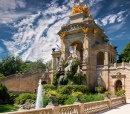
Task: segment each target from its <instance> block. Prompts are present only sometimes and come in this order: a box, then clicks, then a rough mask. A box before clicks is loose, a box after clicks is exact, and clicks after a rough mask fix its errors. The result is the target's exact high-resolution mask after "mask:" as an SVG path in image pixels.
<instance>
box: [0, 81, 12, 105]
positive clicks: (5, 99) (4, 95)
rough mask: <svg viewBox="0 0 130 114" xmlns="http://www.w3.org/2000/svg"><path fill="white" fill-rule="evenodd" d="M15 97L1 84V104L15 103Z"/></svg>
mask: <svg viewBox="0 0 130 114" xmlns="http://www.w3.org/2000/svg"><path fill="white" fill-rule="evenodd" d="M13 100H14V95H13V94H11V93H9V92H8V90H7V88H6V86H5V85H4V84H2V83H0V104H10V103H13Z"/></svg>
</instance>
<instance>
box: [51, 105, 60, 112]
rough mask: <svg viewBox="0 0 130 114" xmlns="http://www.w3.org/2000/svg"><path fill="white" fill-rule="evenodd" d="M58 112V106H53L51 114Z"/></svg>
mask: <svg viewBox="0 0 130 114" xmlns="http://www.w3.org/2000/svg"><path fill="white" fill-rule="evenodd" d="M59 112H60V107H59V106H54V107H53V108H52V114H59Z"/></svg>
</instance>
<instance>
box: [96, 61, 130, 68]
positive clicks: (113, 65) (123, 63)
mask: <svg viewBox="0 0 130 114" xmlns="http://www.w3.org/2000/svg"><path fill="white" fill-rule="evenodd" d="M104 67H105V65H97V69H103V68H104ZM126 67H127V68H130V62H129V63H126V62H122V63H114V64H109V68H110V69H111V68H112V69H113V68H126Z"/></svg>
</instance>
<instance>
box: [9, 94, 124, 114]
mask: <svg viewBox="0 0 130 114" xmlns="http://www.w3.org/2000/svg"><path fill="white" fill-rule="evenodd" d="M125 103H126V98H125V96H123V97H118V98H112V99H108V100H103V101H96V102H89V103H76V104H72V105H64V106H52V107H47V108H42V109H33V110H25V111H17V112H10V113H7V114H94V113H98V112H101V111H104V110H108V109H111V108H113V107H116V106H119V105H122V104H125Z"/></svg>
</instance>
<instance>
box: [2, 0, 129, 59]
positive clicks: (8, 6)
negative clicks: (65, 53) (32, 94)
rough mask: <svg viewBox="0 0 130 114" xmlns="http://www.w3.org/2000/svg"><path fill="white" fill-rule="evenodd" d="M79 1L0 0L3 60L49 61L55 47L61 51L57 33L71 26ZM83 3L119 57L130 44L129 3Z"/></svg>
mask: <svg viewBox="0 0 130 114" xmlns="http://www.w3.org/2000/svg"><path fill="white" fill-rule="evenodd" d="M78 2H79V0H0V61H1V60H2V58H4V57H6V56H7V55H14V56H20V57H21V58H22V60H23V61H36V60H38V59H42V60H43V61H48V60H50V59H51V52H52V48H56V49H57V50H60V38H59V36H58V35H57V33H58V31H59V30H60V29H61V26H62V25H63V24H69V22H70V21H69V15H70V12H71V11H72V7H73V4H74V3H78ZM80 2H81V3H82V4H85V3H87V5H88V7H89V10H90V13H91V14H92V17H93V19H94V20H95V22H96V23H97V24H98V25H99V26H100V27H101V28H102V29H104V32H105V34H106V35H107V36H108V39H109V43H110V42H111V44H113V45H114V46H117V52H118V54H120V53H121V52H122V50H123V49H124V48H125V45H126V44H127V43H128V42H130V20H129V19H130V7H129V6H130V0H80Z"/></svg>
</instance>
